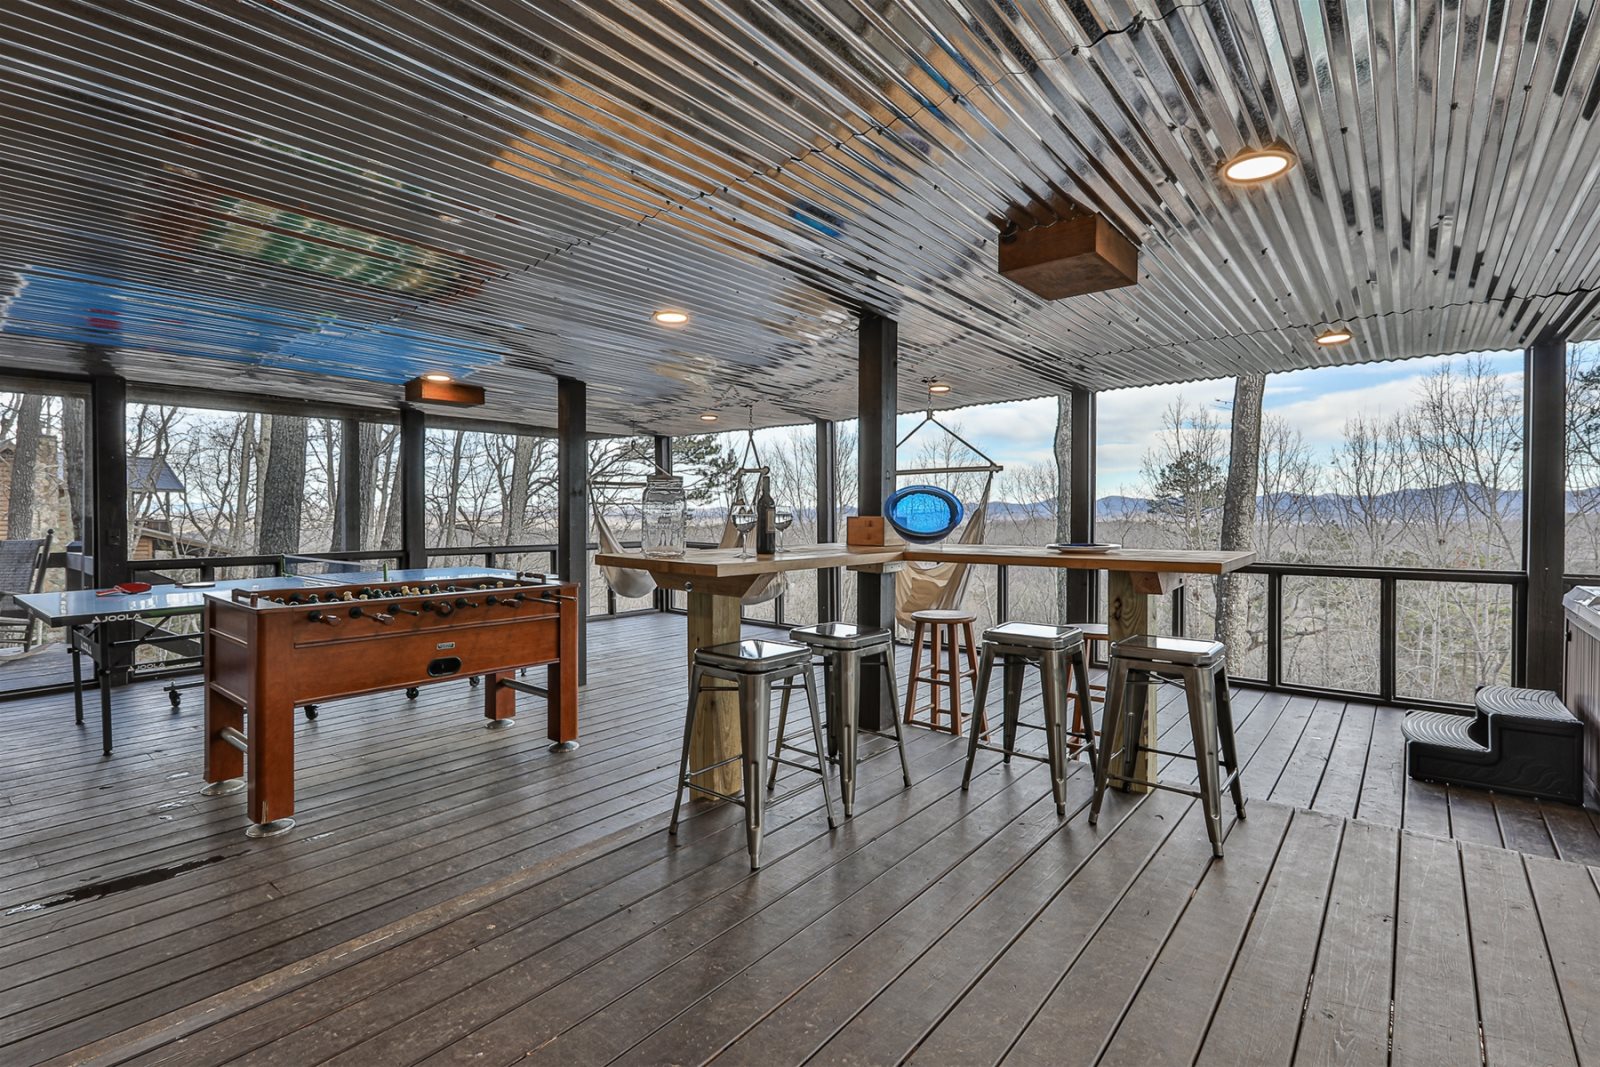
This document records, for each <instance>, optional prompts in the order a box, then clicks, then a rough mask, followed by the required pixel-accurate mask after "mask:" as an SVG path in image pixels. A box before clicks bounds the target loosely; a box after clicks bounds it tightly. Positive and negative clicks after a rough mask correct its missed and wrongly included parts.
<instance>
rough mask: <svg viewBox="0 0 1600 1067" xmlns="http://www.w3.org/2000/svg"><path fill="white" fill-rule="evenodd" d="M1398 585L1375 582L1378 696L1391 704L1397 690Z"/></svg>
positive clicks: (1391, 580)
mask: <svg viewBox="0 0 1600 1067" xmlns="http://www.w3.org/2000/svg"><path fill="white" fill-rule="evenodd" d="M1399 630H1400V583H1399V582H1397V581H1395V580H1394V579H1393V578H1381V579H1379V580H1378V695H1379V696H1381V697H1382V698H1383V702H1384V703H1385V704H1388V703H1391V702H1393V700H1394V698H1395V690H1396V689H1397V688H1398V687H1399V678H1400V663H1399V646H1400V633H1399Z"/></svg>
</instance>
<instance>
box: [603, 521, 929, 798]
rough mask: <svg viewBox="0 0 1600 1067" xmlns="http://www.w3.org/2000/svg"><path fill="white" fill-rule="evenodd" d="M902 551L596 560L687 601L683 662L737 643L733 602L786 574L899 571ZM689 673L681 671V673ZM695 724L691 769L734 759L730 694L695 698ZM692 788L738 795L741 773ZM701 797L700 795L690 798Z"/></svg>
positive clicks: (808, 550)
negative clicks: (637, 573) (643, 574)
mask: <svg viewBox="0 0 1600 1067" xmlns="http://www.w3.org/2000/svg"><path fill="white" fill-rule="evenodd" d="M901 552H902V548H901V546H895V547H892V548H862V547H855V546H849V545H841V544H822V545H796V546H794V547H792V548H784V549H782V550H780V551H779V552H778V553H777V554H776V555H774V556H768V557H757V556H755V555H754V554H752V555H751V556H750V558H748V559H741V558H740V557H739V550H738V549H736V548H691V549H689V550H687V551H686V552H685V553H684V554H683V555H682V556H678V557H672V558H666V557H660V556H646V555H643V554H641V553H637V552H617V553H600V554H598V555H596V556H595V558H594V562H595V566H597V567H623V568H628V569H632V570H642V571H649V572H650V574H651V575H653V576H654V577H655V580H656V583H657V584H658V585H660V586H662V587H663V588H666V589H682V590H684V591H685V592H687V593H688V595H689V641H688V660H687V662H688V663H689V664H690V665H692V663H693V660H694V651H695V649H697V648H705V647H707V646H710V645H721V644H727V643H728V642H730V641H737V640H739V598H740V597H742V596H744V595H745V594H746V593H748V592H749V591H750V590H751V589H754V588H756V586H757V585H758V584H760V583H763V582H766V581H769V580H770V579H771V577H772V576H773V575H775V574H781V573H784V572H788V571H816V570H824V569H827V568H829V567H846V568H851V569H854V568H858V567H872V566H883V565H894V564H898V563H899V562H900V560H901ZM687 670H688V667H687V666H686V667H685V671H686V672H687ZM701 699H702V700H703V701H704V702H705V703H704V704H702V705H701V707H702V711H701V713H700V718H699V721H698V723H697V725H696V726H695V733H694V738H693V739H692V740H691V742H690V756H689V762H690V765H691V766H695V767H704V766H706V765H707V764H710V763H716V762H719V761H721V760H724V759H727V758H729V757H730V756H735V755H738V753H739V706H738V701H737V699H736V698H735V696H734V694H732V693H707V694H706V695H705V696H704V697H702V698H701ZM694 780H695V782H697V783H703V784H704V785H706V787H707V788H710V789H716V790H718V791H719V792H723V793H737V792H738V791H739V789H740V787H741V781H742V778H741V772H740V769H739V766H738V765H737V764H733V763H730V764H728V765H726V766H724V767H719V768H717V769H716V770H714V771H708V772H706V773H705V774H702V775H698V776H697V777H696V778H695V779H694ZM697 795H704V794H697Z"/></svg>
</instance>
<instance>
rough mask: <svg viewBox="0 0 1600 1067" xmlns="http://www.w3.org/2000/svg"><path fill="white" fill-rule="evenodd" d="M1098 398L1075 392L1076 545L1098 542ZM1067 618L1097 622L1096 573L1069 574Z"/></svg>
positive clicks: (1073, 519)
mask: <svg viewBox="0 0 1600 1067" xmlns="http://www.w3.org/2000/svg"><path fill="white" fill-rule="evenodd" d="M1094 420H1095V395H1094V393H1093V392H1091V391H1090V390H1088V389H1074V390H1072V515H1071V517H1070V519H1069V526H1070V529H1071V532H1072V539H1073V540H1074V541H1093V540H1094V499H1095V484H1094V481H1095V462H1094V446H1095V426H1094ZM1067 575H1068V578H1067V614H1068V615H1069V616H1070V619H1068V620H1063V621H1072V622H1077V621H1083V622H1089V621H1093V620H1094V618H1095V615H1094V599H1095V598H1094V583H1095V581H1096V579H1097V578H1098V577H1099V573H1098V572H1096V571H1080V570H1072V571H1068V572H1067Z"/></svg>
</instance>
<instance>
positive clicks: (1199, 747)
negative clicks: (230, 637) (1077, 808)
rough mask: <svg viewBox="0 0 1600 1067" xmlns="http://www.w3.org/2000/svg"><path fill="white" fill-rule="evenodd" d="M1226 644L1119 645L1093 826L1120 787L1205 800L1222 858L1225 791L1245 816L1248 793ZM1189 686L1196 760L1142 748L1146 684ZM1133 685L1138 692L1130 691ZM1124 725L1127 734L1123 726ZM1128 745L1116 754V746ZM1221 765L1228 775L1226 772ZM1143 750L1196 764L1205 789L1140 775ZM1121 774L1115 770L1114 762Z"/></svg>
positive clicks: (1142, 640) (1130, 641)
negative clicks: (1110, 789) (1109, 791)
mask: <svg viewBox="0 0 1600 1067" xmlns="http://www.w3.org/2000/svg"><path fill="white" fill-rule="evenodd" d="M1224 651H1225V650H1224V648H1223V645H1222V642H1220V641H1189V640H1185V639H1183V638H1181V637H1146V636H1140V637H1129V638H1125V639H1124V640H1121V641H1118V642H1117V643H1116V644H1114V645H1112V646H1111V673H1110V677H1109V678H1108V679H1107V681H1106V688H1107V689H1108V690H1109V692H1108V694H1107V697H1106V710H1105V717H1104V718H1103V719H1102V720H1101V725H1100V736H1101V740H1102V741H1103V742H1104V743H1103V744H1102V745H1101V746H1100V773H1099V774H1098V775H1097V776H1096V779H1095V790H1094V803H1093V804H1092V805H1090V807H1089V825H1090V826H1093V825H1094V824H1095V821H1096V820H1097V819H1099V817H1100V801H1101V800H1102V799H1103V798H1104V796H1105V791H1106V787H1107V786H1108V785H1110V784H1111V783H1112V782H1119V783H1122V784H1125V785H1142V786H1146V787H1148V788H1151V789H1168V790H1171V791H1172V792H1174V793H1185V794H1187V795H1189V796H1192V797H1198V798H1200V801H1201V803H1203V804H1204V805H1205V813H1206V833H1207V835H1209V836H1210V838H1211V852H1212V854H1213V855H1215V856H1218V857H1220V856H1221V855H1222V790H1223V789H1230V790H1232V792H1233V806H1234V808H1235V809H1236V810H1237V811H1238V813H1239V818H1240V819H1243V818H1244V789H1243V787H1241V785H1240V784H1239V754H1238V751H1237V750H1236V749H1235V747H1234V740H1233V702H1232V698H1231V697H1230V696H1229V694H1228V666H1227V660H1226V656H1225V655H1224ZM1149 682H1157V683H1160V684H1164V685H1181V686H1182V687H1183V689H1184V692H1185V694H1186V695H1187V697H1188V703H1189V730H1190V732H1191V733H1192V734H1193V735H1194V752H1193V754H1192V755H1191V754H1189V753H1185V752H1166V751H1163V750H1162V749H1159V748H1149V747H1147V746H1145V745H1143V744H1142V743H1141V742H1140V738H1142V737H1143V736H1144V733H1143V731H1144V720H1145V716H1146V715H1148V714H1150V708H1149V704H1150V701H1149V688H1148V685H1147V684H1146V683H1149ZM1130 687H1131V688H1130ZM1119 725H1120V727H1121V731H1120V735H1119V733H1118V726H1119ZM1119 736H1120V744H1118V747H1117V748H1116V749H1115V751H1113V749H1112V746H1113V745H1114V744H1117V740H1116V739H1117V738H1118V737H1119ZM1219 745H1220V748H1221V752H1220V766H1221V768H1222V770H1223V771H1224V772H1226V777H1220V776H1219V772H1218V766H1219V752H1218V747H1219ZM1140 752H1154V753H1155V754H1157V755H1159V756H1174V757H1177V758H1180V759H1192V760H1194V761H1195V764H1196V766H1197V768H1198V774H1197V776H1198V777H1199V779H1200V788H1199V789H1188V788H1185V787H1183V786H1175V785H1163V784H1162V783H1160V782H1151V781H1146V780H1145V779H1143V778H1135V777H1133V767H1134V760H1135V759H1136V758H1137V756H1138V754H1139V753H1140ZM1118 759H1120V761H1121V762H1120V763H1116V764H1115V766H1116V767H1117V768H1118V769H1117V770H1115V771H1113V770H1112V769H1111V768H1112V766H1113V765H1114V764H1113V761H1115V760H1118Z"/></svg>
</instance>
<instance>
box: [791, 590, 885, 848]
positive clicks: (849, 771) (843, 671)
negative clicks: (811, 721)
mask: <svg viewBox="0 0 1600 1067" xmlns="http://www.w3.org/2000/svg"><path fill="white" fill-rule="evenodd" d="M789 640H791V641H794V642H796V643H798V644H802V645H805V646H806V647H807V648H809V649H811V650H812V651H813V652H815V653H817V654H818V655H819V656H821V657H822V677H823V682H822V688H823V689H824V690H825V691H826V692H827V708H828V731H827V733H828V754H827V757H826V758H828V759H832V760H837V761H838V764H839V792H840V793H842V794H843V795H844V817H845V818H847V819H848V818H850V816H851V815H853V814H854V813H855V806H856V767H857V765H858V763H859V759H858V754H857V739H858V737H859V736H860V727H859V712H860V710H861V668H862V667H863V666H867V667H872V668H876V669H877V672H878V679H879V684H880V685H881V687H882V692H883V696H884V700H885V701H886V702H887V704H888V706H889V711H890V716H889V719H890V721H891V722H893V723H894V745H893V746H892V747H894V748H897V749H899V751H900V773H901V775H902V776H903V777H904V778H905V783H906V785H907V786H909V785H910V784H911V768H910V766H909V765H908V764H907V763H906V741H905V736H904V734H903V733H902V732H901V726H900V697H899V694H898V692H897V691H896V690H897V688H898V687H897V686H896V685H895V677H894V634H892V633H890V632H889V631H888V630H885V629H882V628H875V629H864V628H862V627H860V626H855V625H853V624H851V623H848V622H823V623H818V624H817V625H815V626H799V627H796V628H795V629H793V630H790V631H789ZM788 720H789V694H788V691H787V690H785V692H784V694H783V701H782V703H781V705H780V706H779V710H778V739H777V741H776V742H775V743H774V745H773V746H772V770H771V772H770V776H769V778H768V779H767V788H768V789H769V790H770V789H772V787H773V785H774V784H776V782H777V781H778V767H779V765H787V766H790V767H806V768H808V769H809V767H810V764H801V763H795V762H793V761H791V760H786V759H784V758H783V750H784V749H786V748H787V749H791V750H793V751H795V752H803V753H806V754H807V755H815V756H817V758H818V762H821V761H822V759H823V758H824V757H823V756H822V755H821V750H820V749H819V750H818V751H817V752H815V753H813V752H811V751H810V750H808V749H804V748H800V747H799V746H797V745H791V744H789V743H788V742H787V741H785V740H784V728H785V726H786V725H787V723H788ZM883 751H885V752H886V751H888V749H884V750H883ZM872 755H874V756H876V755H882V752H874V753H872ZM868 758H869V759H870V758H871V756H869V757H868Z"/></svg>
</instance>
